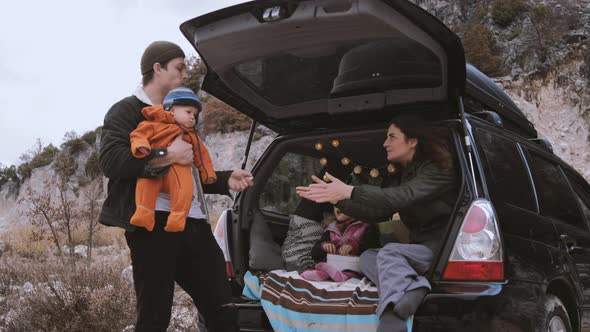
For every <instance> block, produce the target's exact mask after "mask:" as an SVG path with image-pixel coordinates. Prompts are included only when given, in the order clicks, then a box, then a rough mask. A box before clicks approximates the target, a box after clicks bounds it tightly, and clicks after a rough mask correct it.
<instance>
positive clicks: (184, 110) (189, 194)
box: [130, 87, 217, 232]
mask: <svg viewBox="0 0 590 332" xmlns="http://www.w3.org/2000/svg"><path fill="white" fill-rule="evenodd" d="M201 109H202V106H201V103H200V102H199V100H198V98H197V96H196V95H195V94H194V93H193V92H192V90H190V89H188V88H184V87H180V88H177V89H174V90H172V91H170V92H169V93H168V94H167V95H166V97H164V104H163V105H157V106H153V107H145V108H144V109H143V110H142V111H141V113H142V114H143V116H144V117H145V118H146V121H142V122H141V123H140V124H139V126H137V128H136V129H135V130H134V131H133V132H131V134H130V138H131V152H132V153H133V156H134V157H136V158H145V157H147V156H148V155H149V154H150V152H151V150H152V149H155V148H161V147H168V146H169V145H170V144H171V143H172V141H173V140H174V139H175V138H176V137H177V136H178V135H181V134H182V139H183V140H185V141H186V142H188V143H191V144H192V145H193V152H194V165H195V166H196V167H197V169H198V170H199V174H200V176H201V181H202V183H205V184H210V183H213V182H215V181H216V180H217V176H216V174H215V169H214V168H213V163H212V162H211V157H210V155H209V151H208V150H207V148H206V147H205V145H204V144H203V142H202V141H201V140H200V139H199V137H198V136H197V134H196V133H195V124H196V122H197V116H198V112H199V111H201ZM160 192H165V193H169V194H170V215H169V216H168V220H167V222H166V227H165V228H164V230H166V231H167V232H181V231H183V230H184V226H185V223H186V218H187V216H188V213H189V210H190V207H191V204H192V200H193V192H194V187H193V175H192V166H191V165H179V164H173V165H171V166H170V169H169V171H168V173H167V174H166V175H164V176H163V177H156V178H138V179H137V185H136V188H135V205H136V210H135V213H134V214H133V216H132V217H131V224H132V225H135V226H140V227H145V228H146V229H147V230H149V231H152V230H153V229H154V225H155V219H154V218H155V215H154V209H155V206H156V199H157V197H158V193H160Z"/></svg>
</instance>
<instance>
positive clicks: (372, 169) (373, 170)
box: [314, 139, 396, 182]
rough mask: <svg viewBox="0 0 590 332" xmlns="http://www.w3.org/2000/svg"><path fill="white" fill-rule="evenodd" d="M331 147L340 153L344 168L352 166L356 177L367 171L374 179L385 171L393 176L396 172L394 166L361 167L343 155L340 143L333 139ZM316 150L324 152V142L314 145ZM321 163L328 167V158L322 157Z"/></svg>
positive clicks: (325, 179) (326, 179)
mask: <svg viewBox="0 0 590 332" xmlns="http://www.w3.org/2000/svg"><path fill="white" fill-rule="evenodd" d="M330 146H332V147H333V148H334V149H335V150H336V151H337V152H338V154H339V155H340V156H341V158H340V163H341V164H342V165H343V166H352V171H353V173H354V174H356V175H360V174H362V173H364V172H365V171H366V170H368V172H369V175H370V176H371V177H372V178H377V177H379V176H380V175H381V174H382V173H384V172H385V171H387V173H390V174H393V173H395V172H396V168H395V166H394V165H393V164H388V165H387V167H381V168H378V167H369V166H365V165H361V164H359V163H356V162H354V161H353V160H351V159H350V158H348V157H346V156H344V155H343V153H342V152H341V151H340V149H338V148H339V147H340V141H339V140H337V139H332V140H331V141H330ZM314 149H315V150H316V151H318V152H319V151H322V150H324V144H323V143H322V142H316V143H315V144H314ZM319 162H320V165H321V166H323V167H327V166H328V158H326V157H321V158H320V160H319ZM324 181H326V182H328V181H329V180H328V178H327V177H326V175H324Z"/></svg>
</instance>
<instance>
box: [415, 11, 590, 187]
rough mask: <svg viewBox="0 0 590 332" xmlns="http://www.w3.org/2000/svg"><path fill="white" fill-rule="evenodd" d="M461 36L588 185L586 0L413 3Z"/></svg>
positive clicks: (589, 39) (589, 34)
mask: <svg viewBox="0 0 590 332" xmlns="http://www.w3.org/2000/svg"><path fill="white" fill-rule="evenodd" d="M414 2H415V3H417V4H418V5H420V6H422V7H423V8H425V9H426V10H427V11H429V12H430V13H431V14H433V15H435V16H437V17H438V18H439V19H441V20H442V21H443V22H445V24H447V25H448V26H449V27H451V29H453V31H455V33H457V34H458V35H459V36H461V37H462V39H463V43H464V47H465V53H466V57H467V61H469V62H471V63H473V64H474V65H476V66H477V67H478V68H480V69H481V70H483V71H484V72H485V73H486V74H488V75H489V76H491V77H493V78H494V79H495V81H496V82H497V83H498V84H500V85H501V86H502V87H503V88H504V89H505V90H506V91H507V92H508V94H509V95H510V96H511V97H512V98H513V99H514V100H515V102H516V103H517V105H518V106H519V107H520V108H521V109H522V110H523V111H524V113H525V114H526V116H527V117H528V119H529V121H531V122H532V123H533V124H534V125H535V127H536V129H537V131H538V132H539V135H540V136H542V137H545V138H547V139H549V141H550V142H551V143H552V145H553V149H554V152H555V154H557V155H558V156H559V157H561V158H562V159H564V160H565V161H567V162H568V163H570V164H571V165H573V166H574V168H576V169H577V170H578V171H579V172H580V173H581V174H583V175H584V177H585V178H586V179H587V180H590V132H589V130H590V92H589V91H590V1H589V0H528V1H525V0H479V1H466V0H461V1H447V0H415V1H414Z"/></svg>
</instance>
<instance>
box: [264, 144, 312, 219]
mask: <svg viewBox="0 0 590 332" xmlns="http://www.w3.org/2000/svg"><path fill="white" fill-rule="evenodd" d="M321 168H322V166H321V165H320V162H319V160H318V159H317V158H314V157H310V156H305V155H301V154H297V153H292V152H288V153H286V154H285V155H283V157H282V158H281V161H280V162H279V163H278V164H277V166H276V167H275V169H274V171H273V172H272V174H271V176H270V177H269V179H268V181H266V184H265V185H264V190H263V192H262V193H261V195H260V200H259V207H260V209H261V210H265V211H272V212H277V213H281V214H285V215H289V214H292V213H293V212H294V211H295V209H296V208H297V205H298V204H299V202H300V200H301V198H300V197H299V196H297V194H295V187H297V186H302V185H306V184H308V183H310V182H311V176H312V175H317V174H319V173H320V171H321Z"/></svg>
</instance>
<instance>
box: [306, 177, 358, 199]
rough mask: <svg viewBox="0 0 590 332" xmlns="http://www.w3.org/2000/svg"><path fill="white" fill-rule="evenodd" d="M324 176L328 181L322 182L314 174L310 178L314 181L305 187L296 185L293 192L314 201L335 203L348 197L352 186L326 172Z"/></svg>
mask: <svg viewBox="0 0 590 332" xmlns="http://www.w3.org/2000/svg"><path fill="white" fill-rule="evenodd" d="M326 177H327V178H328V180H330V182H324V181H323V180H321V179H320V178H318V177H317V176H315V175H312V176H311V179H312V180H313V181H314V182H315V183H312V184H310V185H309V186H307V187H297V188H295V192H297V195H299V196H301V197H302V198H305V199H308V200H310V201H314V202H316V203H326V202H330V203H332V204H336V203H337V202H339V201H342V200H345V199H350V195H351V194H352V189H353V188H354V187H353V186H349V185H347V184H346V183H344V182H342V181H340V180H339V179H338V178H336V177H333V176H332V175H330V174H328V173H327V172H326Z"/></svg>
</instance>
